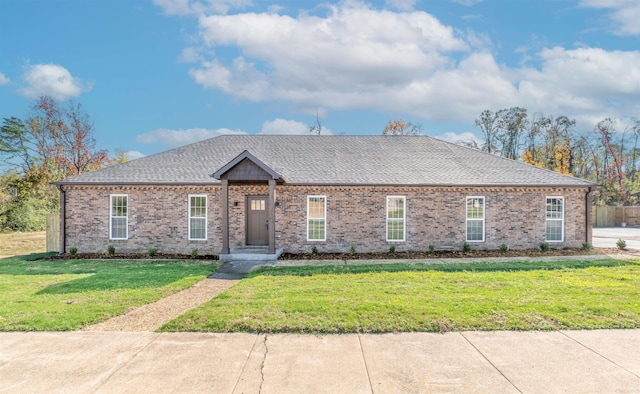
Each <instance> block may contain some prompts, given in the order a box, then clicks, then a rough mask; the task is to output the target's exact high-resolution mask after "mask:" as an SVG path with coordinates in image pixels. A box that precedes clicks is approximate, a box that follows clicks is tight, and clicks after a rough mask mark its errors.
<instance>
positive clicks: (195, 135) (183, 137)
mask: <svg viewBox="0 0 640 394" xmlns="http://www.w3.org/2000/svg"><path fill="white" fill-rule="evenodd" d="M222 134H246V133H245V132H244V131H242V130H230V129H225V128H222V129H217V130H212V129H201V128H195V129H185V130H169V129H155V130H151V131H149V132H146V133H144V134H140V135H138V136H137V137H136V142H139V143H141V144H155V143H159V144H163V145H166V146H168V147H170V148H176V147H178V146H182V145H187V144H191V143H194V142H198V141H202V140H206V139H208V138H213V137H217V136H219V135H222Z"/></svg>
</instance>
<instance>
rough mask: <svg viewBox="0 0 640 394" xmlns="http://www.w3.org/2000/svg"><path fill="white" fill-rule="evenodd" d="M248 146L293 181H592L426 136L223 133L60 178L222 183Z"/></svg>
mask: <svg viewBox="0 0 640 394" xmlns="http://www.w3.org/2000/svg"><path fill="white" fill-rule="evenodd" d="M245 150H247V151H248V152H249V153H251V154H252V155H253V156H255V157H256V158H257V159H259V160H261V161H262V162H263V163H264V164H266V165H267V166H269V167H270V168H272V169H273V170H274V171H275V172H276V173H278V174H280V175H281V176H282V179H283V180H284V182H286V183H289V184H329V185H346V184H348V185H353V184H361V185H459V186H467V185H483V186H487V185H514V186H515V185H522V186H591V185H593V184H592V183H590V182H587V181H585V180H582V179H579V178H574V177H570V176H565V175H562V174H559V173H556V172H553V171H548V170H544V169H540V168H536V167H533V166H530V165H527V164H524V163H520V162H517V161H513V160H508V159H505V158H501V157H498V156H494V155H490V154H487V153H484V152H480V151H478V150H475V149H471V148H467V147H463V146H459V145H454V144H451V143H447V142H444V141H441V140H438V139H435V138H431V137H426V136H381V135H380V136H316V135H308V136H294V135H223V136H219V137H215V138H211V139H208V140H204V141H201V142H197V143H195V144H191V145H186V146H183V147H180V148H176V149H172V150H169V151H166V152H162V153H158V154H155V155H152V156H146V157H143V158H140V159H137V160H132V161H130V162H127V163H123V164H118V165H115V166H112V167H108V168H104V169H101V170H98V171H93V172H89V173H86V174H81V175H78V176H75V177H72V178H68V179H65V180H63V181H60V182H58V183H59V184H139V183H143V184H216V183H219V181H218V180H216V179H214V178H213V177H212V176H211V175H212V174H213V173H214V172H216V171H218V170H219V169H221V168H222V167H223V166H224V165H225V164H227V163H228V162H230V161H231V160H233V159H234V158H235V157H236V156H238V155H239V154H240V153H242V152H243V151H245Z"/></svg>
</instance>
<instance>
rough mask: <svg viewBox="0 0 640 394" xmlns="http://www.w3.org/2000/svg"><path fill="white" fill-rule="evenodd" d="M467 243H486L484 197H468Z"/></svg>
mask: <svg viewBox="0 0 640 394" xmlns="http://www.w3.org/2000/svg"><path fill="white" fill-rule="evenodd" d="M467 241H468V242H484V197H467Z"/></svg>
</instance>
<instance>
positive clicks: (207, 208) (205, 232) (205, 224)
mask: <svg viewBox="0 0 640 394" xmlns="http://www.w3.org/2000/svg"><path fill="white" fill-rule="evenodd" d="M194 197H202V198H204V216H191V199H192V198H194ZM208 205H209V200H208V198H207V195H206V194H189V204H188V209H189V211H188V214H187V216H188V217H189V219H188V220H189V222H188V225H187V226H188V228H189V241H206V240H207V236H208V231H207V230H208V229H207V227H208V226H207V220H208V211H209V207H208ZM191 219H204V238H193V237H192V236H191Z"/></svg>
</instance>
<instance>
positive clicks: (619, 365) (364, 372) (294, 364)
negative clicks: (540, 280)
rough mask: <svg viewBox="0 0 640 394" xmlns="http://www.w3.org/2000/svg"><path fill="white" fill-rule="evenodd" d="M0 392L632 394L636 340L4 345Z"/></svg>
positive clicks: (18, 338) (204, 337) (230, 339)
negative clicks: (558, 393)
mask: <svg viewBox="0 0 640 394" xmlns="http://www.w3.org/2000/svg"><path fill="white" fill-rule="evenodd" d="M0 392H1V393H5V392H6V393H33V392H73V393H96V392H99V393H125V392H126V393H175V392H189V393H205V392H206V393H409V392H412V393H416V392H460V393H477V392H483V393H489V392H490V393H518V392H521V393H543V392H544V393H548V392H570V393H611V392H627V393H638V392H640V330H597V331H553V332H462V333H446V334H433V333H403V334H383V335H362V334H360V335H359V334H348V335H291V334H287V335H284V334H282V335H271V334H269V335H265V334H203V333H163V334H158V333H151V332H128V333H124V332H69V333H0Z"/></svg>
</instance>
